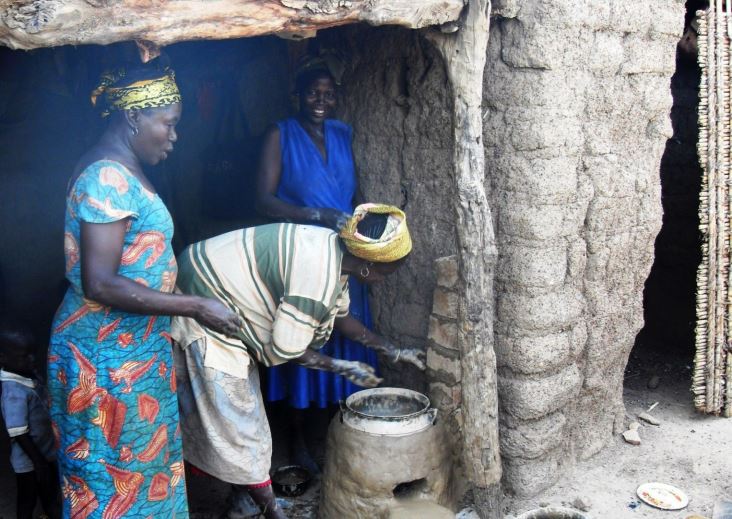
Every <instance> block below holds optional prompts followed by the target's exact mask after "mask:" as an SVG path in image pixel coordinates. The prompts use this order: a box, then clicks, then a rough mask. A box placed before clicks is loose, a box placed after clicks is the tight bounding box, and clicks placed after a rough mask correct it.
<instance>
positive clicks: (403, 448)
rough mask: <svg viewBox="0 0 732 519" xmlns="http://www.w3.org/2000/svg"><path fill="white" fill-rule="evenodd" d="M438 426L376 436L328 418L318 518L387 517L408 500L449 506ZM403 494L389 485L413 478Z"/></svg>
mask: <svg viewBox="0 0 732 519" xmlns="http://www.w3.org/2000/svg"><path fill="white" fill-rule="evenodd" d="M444 434H445V432H444V429H443V428H442V427H441V426H440V425H439V422H438V424H437V425H434V426H430V427H428V428H427V429H426V430H424V431H420V432H417V433H414V434H410V435H407V436H398V437H397V436H380V435H372V434H368V433H364V432H362V431H357V430H355V429H352V428H351V427H349V426H347V425H344V424H341V422H340V419H339V416H338V415H336V417H335V418H334V419H333V421H332V422H331V425H330V429H329V431H328V441H327V455H326V461H325V468H324V470H323V480H322V486H321V500H320V508H319V510H318V517H320V518H322V519H341V518H345V517H348V518H352V519H361V518H363V519H388V518H389V517H390V510H392V509H394V508H395V507H398V505H399V504H400V502H404V501H409V500H411V499H422V500H429V501H433V502H435V503H438V504H441V505H445V506H448V507H454V506H455V502H454V501H453V499H452V495H451V492H450V490H451V489H450V486H449V482H450V479H451V478H450V475H451V465H452V463H451V461H450V456H449V452H448V451H447V450H446V449H444V448H443V444H444V442H445V438H444ZM419 480H424V481H423V482H421V483H416V484H415V486H414V487H413V488H412V490H411V491H409V492H407V493H406V495H403V496H401V499H400V495H399V491H398V490H397V492H396V493H397V495H396V496H395V492H394V491H395V488H396V487H397V485H400V484H403V483H411V482H417V481H419Z"/></svg>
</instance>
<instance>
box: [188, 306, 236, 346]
mask: <svg viewBox="0 0 732 519" xmlns="http://www.w3.org/2000/svg"><path fill="white" fill-rule="evenodd" d="M195 318H196V321H198V322H199V323H201V324H202V325H204V326H205V327H206V328H211V329H212V330H214V331H215V332H219V333H223V334H224V335H227V336H229V337H234V336H235V334H236V332H238V331H239V330H240V329H241V327H242V322H241V319H239V317H238V316H237V315H236V314H235V313H234V312H232V311H231V310H229V308H228V307H227V306H226V305H224V304H223V303H222V302H221V301H219V300H217V299H211V298H208V297H201V298H200V302H199V305H198V308H197V311H196V315H195Z"/></svg>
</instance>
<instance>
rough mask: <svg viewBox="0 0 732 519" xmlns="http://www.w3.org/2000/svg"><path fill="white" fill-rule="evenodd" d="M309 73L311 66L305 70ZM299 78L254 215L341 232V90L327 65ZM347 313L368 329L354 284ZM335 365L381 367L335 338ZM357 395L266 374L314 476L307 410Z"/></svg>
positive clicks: (348, 175)
mask: <svg viewBox="0 0 732 519" xmlns="http://www.w3.org/2000/svg"><path fill="white" fill-rule="evenodd" d="M308 65H310V66H308ZM301 68H302V69H304V70H302V71H301V72H300V73H298V74H297V77H296V85H295V86H296V91H297V94H298V96H299V100H300V111H299V112H298V114H297V115H296V116H295V117H290V118H288V119H285V120H284V121H279V122H278V123H277V124H276V125H273V126H272V127H271V128H270V129H269V130H268V132H267V134H266V135H265V139H264V145H263V149H262V157H261V161H260V166H259V172H258V183H257V210H258V211H259V212H260V213H261V214H263V215H264V216H266V217H268V218H271V219H272V220H277V221H289V222H300V223H309V224H314V225H321V226H324V227H329V228H331V229H333V230H336V231H338V230H340V229H341V228H342V227H343V226H344V225H345V223H346V220H347V219H348V217H349V216H350V214H351V213H352V212H353V197H354V194H355V192H356V175H355V170H354V165H353V153H352V150H351V139H352V129H351V127H350V126H349V125H347V124H345V123H343V122H341V121H338V120H336V119H331V118H330V117H332V114H333V112H334V110H335V107H336V86H335V85H336V82H335V80H334V78H333V76H332V75H331V73H330V71H329V70H328V68H327V66H326V65H325V63H324V62H322V61H318V60H317V59H316V60H311V61H310V63H306V64H305V66H304V67H301ZM349 291H350V298H351V306H350V313H351V315H352V316H353V317H355V318H356V319H358V320H359V321H361V322H362V323H363V324H364V325H365V326H366V327H367V328H369V329H370V328H371V314H370V312H369V305H368V293H367V291H366V287H365V286H364V285H363V284H361V283H360V282H358V281H357V280H355V279H353V277H351V279H350V280H349ZM322 351H323V353H324V354H326V355H329V356H331V357H334V358H339V359H345V360H355V361H360V362H366V363H367V364H370V365H371V366H374V367H376V366H377V357H376V354H375V353H374V352H373V351H372V350H369V349H367V348H366V347H364V346H362V345H361V344H359V343H357V342H355V341H351V340H348V339H346V338H345V337H343V336H342V335H341V334H339V333H338V332H337V331H335V332H334V333H333V335H332V337H331V339H330V341H328V343H327V344H326V346H325V347H324V349H323V350H322ZM359 389H360V388H359V387H358V386H355V385H353V384H352V383H351V382H349V381H348V380H346V379H345V378H343V377H341V376H340V375H334V374H332V373H326V372H322V371H315V370H311V369H307V368H303V367H301V366H296V365H289V364H287V365H283V366H277V367H275V368H270V369H269V370H268V377H267V384H266V393H267V399H268V400H269V401H278V400H284V399H285V398H287V399H288V402H289V404H290V406H291V407H292V408H293V409H294V410H295V412H294V413H292V415H291V416H292V425H293V428H292V433H293V434H292V438H291V448H292V455H291V457H292V458H293V461H294V462H297V463H299V464H302V465H305V466H307V467H308V468H309V469H311V470H314V471H317V470H318V467H317V465H316V464H315V463H314V462H313V461H312V458H311V457H310V455H309V454H308V450H307V448H306V446H305V441H304V436H303V420H304V410H305V409H307V408H308V407H310V406H311V405H314V406H316V407H320V408H324V407H327V406H328V405H329V404H334V403H337V402H338V401H339V400H343V399H345V398H346V397H347V396H348V395H350V394H351V393H354V392H356V391H358V390H359Z"/></svg>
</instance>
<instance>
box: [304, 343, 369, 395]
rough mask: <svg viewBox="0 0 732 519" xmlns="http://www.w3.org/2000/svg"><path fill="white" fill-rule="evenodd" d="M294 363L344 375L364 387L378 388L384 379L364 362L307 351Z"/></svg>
mask: <svg viewBox="0 0 732 519" xmlns="http://www.w3.org/2000/svg"><path fill="white" fill-rule="evenodd" d="M293 362H295V363H297V364H300V365H301V366H305V367H306V368H312V369H318V370H320V371H330V372H332V373H336V374H338V375H343V376H344V377H346V378H347V379H348V380H350V381H351V382H353V383H354V384H356V385H358V386H362V387H376V386H378V385H379V384H380V383H381V381H382V380H383V379H381V378H379V377H377V376H376V373H375V372H374V368H372V367H371V366H369V365H368V364H364V363H363V362H356V361H351V360H341V359H334V358H333V357H328V356H327V355H323V354H322V353H318V352H317V351H314V350H311V349H307V350H305V353H303V354H302V355H301V356H300V357H298V358H297V359H295V360H294V361H293Z"/></svg>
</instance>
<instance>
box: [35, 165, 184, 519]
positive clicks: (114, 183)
mask: <svg viewBox="0 0 732 519" xmlns="http://www.w3.org/2000/svg"><path fill="white" fill-rule="evenodd" d="M124 218H128V220H127V222H128V224H127V232H126V234H125V239H124V247H123V250H122V258H121V260H120V266H119V271H118V272H119V274H120V275H122V276H125V277H128V278H130V279H132V280H134V281H135V282H137V283H140V284H141V285H144V286H146V287H149V288H152V289H154V290H160V291H162V292H171V291H172V290H173V287H174V285H175V278H176V274H177V265H176V262H175V256H174V254H173V250H172V248H171V244H170V242H171V239H172V237H173V224H172V220H171V218H170V214H169V213H168V211H167V209H166V208H165V205H164V204H163V201H162V200H161V199H160V198H159V197H158V195H156V194H154V193H152V192H150V191H148V190H147V189H145V187H144V186H143V185H142V184H141V183H140V181H139V180H138V179H137V178H136V177H135V176H133V175H132V174H131V173H130V172H129V171H128V170H127V169H126V168H125V167H124V166H122V165H121V164H119V163H117V162H113V161H108V160H103V161H97V162H94V163H93V164H91V165H89V166H88V167H87V168H86V169H85V170H84V171H83V172H82V173H81V175H80V176H79V177H78V178H77V180H76V182H75V183H74V184H73V186H72V188H71V190H70V192H69V194H68V197H67V201H66V220H65V234H64V252H65V257H66V277H67V279H68V280H69V282H70V283H71V286H70V287H69V289H68V291H67V292H66V295H65V297H64V300H63V302H62V303H61V306H60V308H59V310H58V311H57V313H56V317H55V319H54V324H53V330H52V336H51V344H50V347H49V355H48V385H49V392H50V396H51V419H52V426H53V430H54V433H55V434H56V439H57V441H58V447H59V450H58V464H59V471H60V476H61V477H60V481H61V489H62V493H63V498H64V499H63V501H64V517H71V518H74V519H85V518H87V517H89V518H97V517H99V518H104V519H112V518H118V517H123V516H124V517H135V518H138V517H139V518H147V517H155V518H156V519H160V518H163V517H164V518H166V519H167V518H172V517H177V518H180V517H187V516H188V508H187V506H188V505H187V502H186V491H185V480H184V473H183V455H182V445H181V438H180V427H179V425H178V402H177V398H176V382H175V371H174V369H173V361H172V353H171V344H170V334H169V333H168V332H169V328H170V318H169V317H164V316H147V315H138V314H131V313H127V312H123V311H119V310H115V309H114V308H110V307H107V306H104V305H101V304H99V303H97V302H95V301H92V300H89V299H86V298H85V297H84V294H83V291H82V286H81V269H80V247H79V246H80V231H81V222H90V223H110V222H114V221H119V220H122V219H124Z"/></svg>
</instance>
